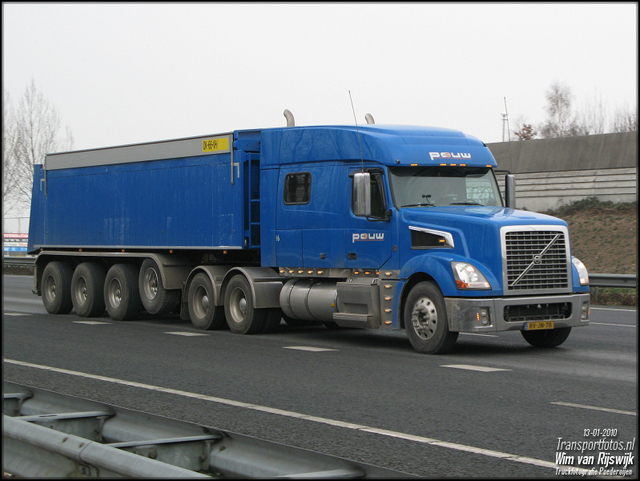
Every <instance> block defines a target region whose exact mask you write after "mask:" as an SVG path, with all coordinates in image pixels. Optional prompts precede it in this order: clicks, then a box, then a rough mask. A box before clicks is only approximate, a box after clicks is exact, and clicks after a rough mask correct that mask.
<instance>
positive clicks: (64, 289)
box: [42, 261, 73, 314]
mask: <svg viewBox="0 0 640 481" xmlns="http://www.w3.org/2000/svg"><path fill="white" fill-rule="evenodd" d="M72 277H73V269H72V268H71V266H70V265H69V264H67V263H65V262H60V261H53V262H49V263H48V264H47V267H45V268H44V272H43V273H42V303H43V304H44V308H45V309H46V310H47V312H48V313H49V314H69V312H71V309H73V303H72V302H71V278H72Z"/></svg>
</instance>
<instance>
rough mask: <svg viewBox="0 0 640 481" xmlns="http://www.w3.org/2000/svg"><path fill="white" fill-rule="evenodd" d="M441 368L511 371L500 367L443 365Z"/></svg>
mask: <svg viewBox="0 0 640 481" xmlns="http://www.w3.org/2000/svg"><path fill="white" fill-rule="evenodd" d="M440 367H453V368H455V369H466V370H468V371H481V372H494V371H511V369H501V368H498V367H486V366H472V365H470V364H443V365H441V366H440Z"/></svg>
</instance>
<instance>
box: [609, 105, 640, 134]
mask: <svg viewBox="0 0 640 481" xmlns="http://www.w3.org/2000/svg"><path fill="white" fill-rule="evenodd" d="M611 131H612V132H637V131H638V109H637V108H636V109H635V111H634V110H631V109H630V108H629V106H627V105H625V106H624V107H618V108H617V109H616V111H615V113H614V114H613V121H612V125H611Z"/></svg>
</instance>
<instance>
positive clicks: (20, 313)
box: [3, 312, 31, 316]
mask: <svg viewBox="0 0 640 481" xmlns="http://www.w3.org/2000/svg"><path fill="white" fill-rule="evenodd" d="M3 314H4V315H5V316H30V315H31V314H25V313H23V312H3Z"/></svg>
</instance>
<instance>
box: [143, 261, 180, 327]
mask: <svg viewBox="0 0 640 481" xmlns="http://www.w3.org/2000/svg"><path fill="white" fill-rule="evenodd" d="M138 291H140V299H141V300H142V306H143V307H144V308H145V310H146V311H147V312H148V313H149V314H157V315H162V314H166V313H167V312H171V311H173V309H174V308H175V307H176V305H177V304H178V302H179V301H180V290H177V289H172V290H167V289H165V288H164V286H163V285H162V276H161V275H160V268H159V267H158V264H157V263H156V261H155V260H153V259H145V260H144V262H143V263H142V267H141V268H140V275H139V276H138Z"/></svg>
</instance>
